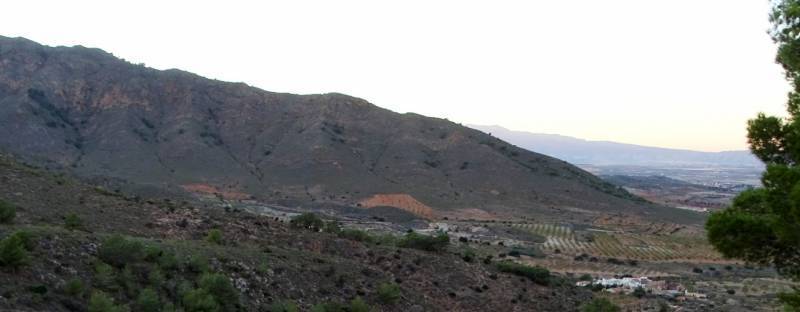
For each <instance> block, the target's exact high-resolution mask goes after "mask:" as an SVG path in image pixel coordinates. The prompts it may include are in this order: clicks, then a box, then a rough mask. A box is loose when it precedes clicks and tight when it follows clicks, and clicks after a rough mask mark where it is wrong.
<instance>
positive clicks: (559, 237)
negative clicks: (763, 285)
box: [512, 223, 723, 262]
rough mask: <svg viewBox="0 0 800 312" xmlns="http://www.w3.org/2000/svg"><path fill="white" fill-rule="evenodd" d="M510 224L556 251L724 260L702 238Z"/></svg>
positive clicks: (637, 257)
mask: <svg viewBox="0 0 800 312" xmlns="http://www.w3.org/2000/svg"><path fill="white" fill-rule="evenodd" d="M512 227H515V228H518V229H521V230H524V231H529V232H531V233H534V234H537V235H541V236H543V237H545V238H546V241H545V242H544V243H543V244H540V248H541V249H542V250H545V251H548V252H550V253H555V254H564V255H572V256H578V255H583V254H586V255H589V256H595V257H605V258H617V259H625V260H647V261H688V260H697V261H708V262H717V261H723V259H722V257H721V255H719V254H718V253H716V252H715V251H714V250H713V248H712V247H711V245H710V244H708V242H706V241H705V239H704V238H703V237H691V236H684V235H654V234H646V233H627V232H612V231H604V230H600V229H592V228H589V229H586V230H581V231H575V230H573V229H572V227H571V226H569V225H559V224H538V223H517V224H513V225H512Z"/></svg>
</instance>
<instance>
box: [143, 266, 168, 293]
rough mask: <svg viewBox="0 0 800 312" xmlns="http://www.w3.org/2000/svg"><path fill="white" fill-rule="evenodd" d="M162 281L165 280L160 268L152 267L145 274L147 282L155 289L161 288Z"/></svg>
mask: <svg viewBox="0 0 800 312" xmlns="http://www.w3.org/2000/svg"><path fill="white" fill-rule="evenodd" d="M164 281H166V278H165V277H164V273H162V272H161V268H160V267H158V266H153V268H152V269H150V272H149V273H147V282H148V284H150V286H152V287H153V288H155V289H159V288H161V285H163V284H164Z"/></svg>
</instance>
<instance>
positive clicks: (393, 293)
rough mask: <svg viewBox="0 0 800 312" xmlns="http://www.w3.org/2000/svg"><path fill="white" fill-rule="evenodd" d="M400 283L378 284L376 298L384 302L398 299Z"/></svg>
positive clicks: (390, 302)
mask: <svg viewBox="0 0 800 312" xmlns="http://www.w3.org/2000/svg"><path fill="white" fill-rule="evenodd" d="M400 294H401V292H400V285H397V284H396V283H383V284H381V285H380V286H378V299H379V300H380V301H381V302H383V303H385V304H393V303H396V302H397V301H398V300H400Z"/></svg>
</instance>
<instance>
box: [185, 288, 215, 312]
mask: <svg viewBox="0 0 800 312" xmlns="http://www.w3.org/2000/svg"><path fill="white" fill-rule="evenodd" d="M183 308H184V310H185V311H186V312H217V311H219V304H217V301H216V300H214V296H212V295H211V294H209V293H208V291H206V290H205V289H202V288H198V289H192V290H189V291H186V292H185V293H184V295H183Z"/></svg>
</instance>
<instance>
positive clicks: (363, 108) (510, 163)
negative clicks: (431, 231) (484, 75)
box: [0, 37, 661, 215]
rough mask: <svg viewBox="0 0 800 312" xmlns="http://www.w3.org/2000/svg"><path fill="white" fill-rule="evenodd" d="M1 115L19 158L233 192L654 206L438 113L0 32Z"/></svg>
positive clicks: (470, 203) (522, 210)
mask: <svg viewBox="0 0 800 312" xmlns="http://www.w3.org/2000/svg"><path fill="white" fill-rule="evenodd" d="M0 124H2V125H3V126H2V127H0V150H2V151H6V152H10V153H13V154H15V155H18V156H21V157H23V158H25V159H26V160H28V161H31V162H35V163H39V164H43V165H46V166H48V167H60V168H65V169H67V170H70V171H71V172H74V173H76V174H78V175H80V176H85V177H110V178H113V179H117V180H121V181H128V182H130V183H134V184H137V185H146V186H148V187H164V188H175V189H185V190H190V191H200V192H214V193H218V194H222V195H223V196H229V197H232V198H252V199H257V200H262V201H266V202H276V201H279V202H283V203H286V204H293V205H298V206H307V205H309V206H310V205H319V204H321V203H326V204H331V205H347V206H350V207H355V206H357V205H359V204H360V203H364V202H366V203H369V204H375V205H380V204H382V203H386V204H397V205H401V206H402V205H405V206H408V207H411V208H413V209H416V210H418V211H421V212H423V213H425V214H431V209H432V211H433V212H432V213H433V214H436V213H439V212H442V211H454V210H455V211H460V210H464V211H470V212H472V213H484V212H489V213H504V214H507V215H520V214H528V213H552V212H554V211H559V210H560V209H562V208H564V209H567V208H569V209H572V208H579V209H581V211H595V212H608V213H632V212H636V213H640V214H645V215H646V214H651V213H654V211H656V210H658V209H661V208H660V207H653V206H652V205H649V204H647V203H643V202H641V201H637V198H634V197H632V196H631V195H630V194H628V193H627V192H625V191H624V190H622V189H620V188H618V187H616V186H614V185H611V184H609V183H607V182H605V181H603V180H601V179H599V178H597V177H595V176H594V175H592V174H590V173H588V172H586V171H584V170H582V169H580V168H577V167H575V166H573V165H571V164H569V163H566V162H564V161H561V160H558V159H555V158H552V157H549V156H545V155H542V154H539V153H534V152H530V151H527V150H525V149H521V148H518V147H516V146H513V145H511V144H508V143H506V142H504V141H502V140H499V139H497V138H493V137H491V136H489V135H486V134H485V133H483V132H480V131H477V130H474V129H470V128H467V127H463V126H460V125H458V124H455V123H452V122H449V121H446V120H443V119H437V118H430V117H425V116H421V115H417V114H398V113H395V112H391V111H389V110H386V109H382V108H380V107H377V106H375V105H373V104H371V103H368V102H367V101H365V100H362V99H359V98H355V97H351V96H346V95H342V94H322V95H294V94H285V93H273V92H268V91H264V90H260V89H257V88H254V87H250V86H247V85H245V84H243V83H228V82H221V81H216V80H211V79H206V78H203V77H200V76H197V75H194V74H191V73H187V72H183V71H179V70H167V71H160V70H155V69H151V68H147V67H144V66H139V65H134V64H130V63H128V62H125V61H123V60H120V59H118V58H116V57H114V56H113V55H111V54H109V53H106V52H104V51H102V50H99V49H90V48H84V47H55V48H54V47H47V46H43V45H40V44H37V43H35V42H32V41H29V40H26V39H22V38H5V37H0ZM495 132H496V131H495ZM496 134H498V133H496ZM535 150H542V149H537V148H535ZM542 151H543V152H547V151H549V150H548V149H544V150H542ZM571 161H573V162H575V159H574V158H572V159H571ZM394 202H397V203H394ZM554 209H555V210H554ZM571 211H574V210H571Z"/></svg>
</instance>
